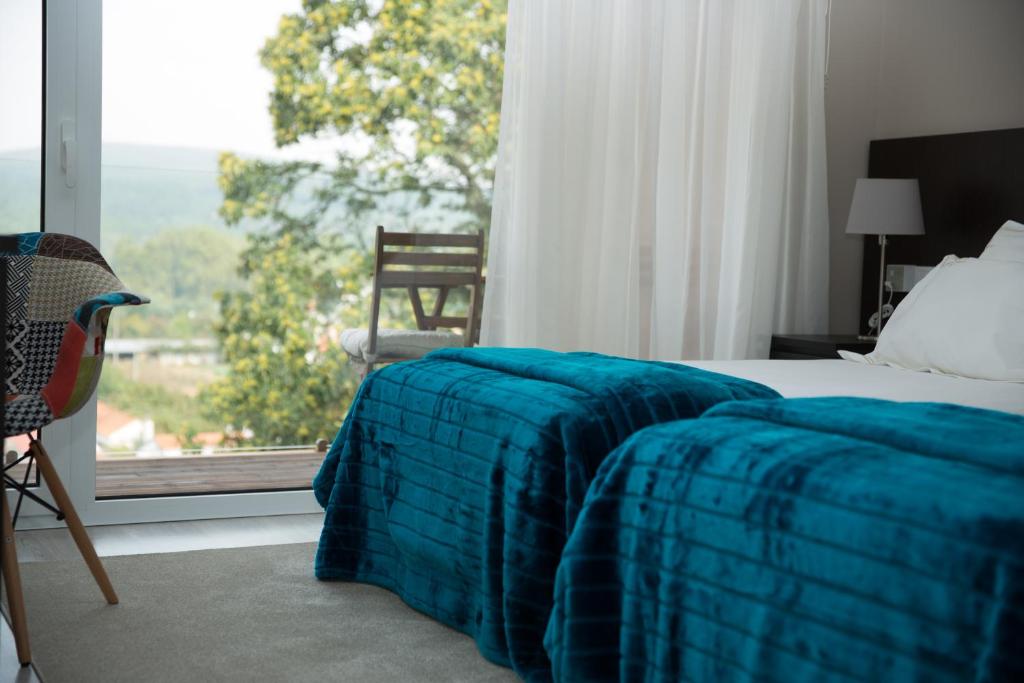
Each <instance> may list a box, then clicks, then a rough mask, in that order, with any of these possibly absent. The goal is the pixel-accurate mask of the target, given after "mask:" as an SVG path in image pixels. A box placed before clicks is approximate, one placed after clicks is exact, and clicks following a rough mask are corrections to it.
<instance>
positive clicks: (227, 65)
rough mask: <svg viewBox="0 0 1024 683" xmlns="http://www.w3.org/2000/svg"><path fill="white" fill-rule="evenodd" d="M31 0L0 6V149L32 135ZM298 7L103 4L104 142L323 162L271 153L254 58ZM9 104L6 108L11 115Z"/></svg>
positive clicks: (294, 152) (323, 147) (164, 0)
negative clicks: (213, 150) (281, 21)
mask: <svg viewBox="0 0 1024 683" xmlns="http://www.w3.org/2000/svg"><path fill="white" fill-rule="evenodd" d="M39 4H40V3H39V1H38V0H0V98H2V106H0V150H4V149H13V148H25V147H29V146H36V145H37V144H38V143H36V144H32V143H31V142H30V143H28V144H26V140H30V141H33V142H34V141H35V140H37V139H38V135H39V117H40V109H39V91H40V76H39V71H40V69H39V56H38V55H39V52H40V38H39V30H38V27H39V24H40V15H39ZM299 7H300V0H145V1H144V2H140V1H139V0H103V140H104V142H108V143H109V142H119V143H136V144H151V145H166V146H174V147H202V148H212V149H218V150H224V149H228V150H233V151H238V152H242V153H248V154H256V155H260V156H286V157H288V158H310V159H325V158H330V156H329V155H330V150H331V149H332V148H333V147H336V146H337V142H334V143H330V142H327V143H320V144H316V143H307V144H303V145H301V146H300V147H299V148H298V149H296V148H289V149H286V150H284V151H282V152H278V151H276V150H275V147H274V141H273V135H272V132H271V130H272V128H271V121H270V116H269V114H268V113H267V101H268V100H267V96H268V92H269V91H270V88H271V85H272V81H271V77H270V75H269V73H268V72H266V71H265V70H264V69H263V68H262V67H261V66H260V64H259V59H258V57H257V52H258V50H259V49H260V47H261V46H262V45H263V42H264V41H265V40H266V39H267V37H269V36H270V35H272V34H273V33H274V32H275V30H276V27H277V22H278V20H279V19H280V17H281V15H282V14H285V13H289V12H295V11H297V10H298V9H299ZM12 104H14V106H11V105H12Z"/></svg>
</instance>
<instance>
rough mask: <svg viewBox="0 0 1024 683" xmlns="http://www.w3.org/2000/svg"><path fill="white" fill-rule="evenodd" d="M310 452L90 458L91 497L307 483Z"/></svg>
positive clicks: (314, 456)
mask: <svg viewBox="0 0 1024 683" xmlns="http://www.w3.org/2000/svg"><path fill="white" fill-rule="evenodd" d="M323 459H324V454H323V453H318V452H316V451H270V452H263V453H253V454H232V455H211V456H203V457H178V458H126V459H123V460H117V459H112V460H97V461H96V497H97V498H125V497H137V496H167V495H182V494H189V493H220V492H228V493H230V492H237V491H274V490H280V489H301V488H310V486H311V482H312V481H313V477H314V476H315V475H316V472H317V470H318V469H319V468H320V463H321V462H323Z"/></svg>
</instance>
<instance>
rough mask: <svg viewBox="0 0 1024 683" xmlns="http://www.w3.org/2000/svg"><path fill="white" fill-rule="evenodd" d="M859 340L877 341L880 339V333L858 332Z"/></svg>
mask: <svg viewBox="0 0 1024 683" xmlns="http://www.w3.org/2000/svg"><path fill="white" fill-rule="evenodd" d="M857 340H858V341H873V342H876V341H878V335H877V334H858V335H857Z"/></svg>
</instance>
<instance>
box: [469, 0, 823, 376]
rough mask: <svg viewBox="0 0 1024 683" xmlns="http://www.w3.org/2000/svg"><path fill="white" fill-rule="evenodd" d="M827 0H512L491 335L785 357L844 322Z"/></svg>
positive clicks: (502, 341) (659, 354) (627, 352)
mask: <svg viewBox="0 0 1024 683" xmlns="http://www.w3.org/2000/svg"><path fill="white" fill-rule="evenodd" d="M825 11H826V0H774V1H766V0H629V1H627V0H552V1H550V2H533V1H532V0H511V2H510V6H509V18H508V36H507V41H506V57H505V59H506V63H505V84H504V91H503V101H502V119H501V131H500V134H499V137H500V139H499V145H498V166H497V175H496V179H495V193H494V211H493V216H492V227H491V235H490V249H489V257H488V278H487V280H488V282H487V292H486V296H485V297H484V323H483V334H482V342H483V343H484V344H487V345H498V346H540V347H546V348H553V349H560V350H577V349H586V350H593V351H599V352H603V353H611V354H616V355H624V356H632V357H638V358H661V359H677V358H689V359H696V358H745V357H766V356H767V353H768V345H769V341H770V336H771V334H772V332H808V333H814V332H824V331H825V330H826V328H827V325H828V311H827V305H828V303H827V302H828V217H827V204H826V186H825V181H826V178H825V127H824V62H825V39H826V27H825Z"/></svg>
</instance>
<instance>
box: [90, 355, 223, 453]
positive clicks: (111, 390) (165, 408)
mask: <svg viewBox="0 0 1024 683" xmlns="http://www.w3.org/2000/svg"><path fill="white" fill-rule="evenodd" d="M99 393H100V395H101V396H102V397H103V400H104V401H107V402H108V403H110V404H111V405H113V406H114V407H116V408H118V409H120V410H123V411H125V412H126V413H129V414H132V415H145V416H148V417H149V418H150V419H152V420H153V424H154V427H155V428H156V431H157V432H162V433H167V434H173V435H174V436H176V437H177V438H178V441H179V442H180V443H181V444H182V446H183V447H185V448H193V447H195V444H194V443H193V439H194V438H195V435H196V434H198V433H199V432H216V431H219V430H220V429H221V426H220V424H218V423H216V422H214V421H212V420H209V419H207V418H204V417H203V416H202V415H201V413H200V412H199V411H198V410H197V406H196V401H195V399H194V398H191V397H189V396H187V395H186V394H184V393H182V392H180V391H175V390H173V389H168V388H167V387H165V386H164V385H162V384H158V383H152V382H137V381H133V380H132V379H131V378H130V377H128V376H127V375H126V374H125V371H124V369H122V368H121V367H119V366H118V365H116V364H114V363H107V364H105V366H104V368H103V373H102V374H101V375H100V385H99Z"/></svg>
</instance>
